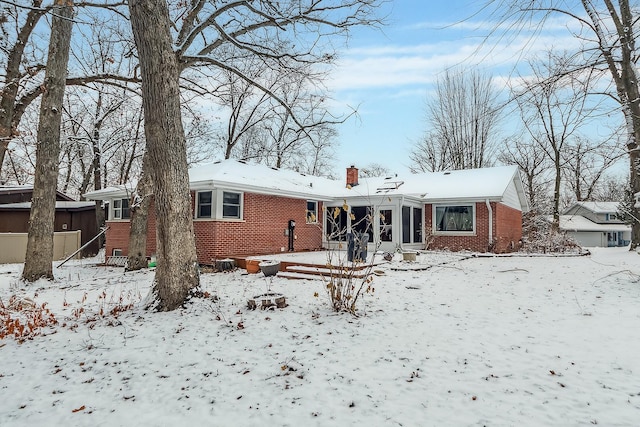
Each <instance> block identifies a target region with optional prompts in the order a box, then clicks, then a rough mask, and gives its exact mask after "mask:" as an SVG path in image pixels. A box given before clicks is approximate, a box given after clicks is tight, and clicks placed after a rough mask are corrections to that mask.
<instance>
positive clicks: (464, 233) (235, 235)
mask: <svg viewBox="0 0 640 427" xmlns="http://www.w3.org/2000/svg"><path fill="white" fill-rule="evenodd" d="M189 178H190V189H191V201H192V206H193V218H194V231H195V237H196V248H197V254H198V259H199V260H200V262H202V263H204V264H207V263H211V262H212V261H213V260H215V259H220V258H223V257H228V256H235V255H255V254H270V253H277V252H285V251H307V250H317V249H323V248H334V247H345V246H346V245H344V243H345V241H346V239H347V235H348V233H350V232H362V233H367V234H368V241H369V249H370V250H374V249H380V250H385V251H394V250H397V249H401V250H407V249H414V250H415V249H424V248H425V247H426V246H427V245H428V246H429V248H448V249H451V250H466V249H468V250H472V251H480V252H486V251H493V252H507V251H511V250H514V249H515V248H517V246H518V244H519V242H520V239H521V237H522V211H525V210H527V209H528V206H527V202H526V198H525V195H524V190H523V186H522V181H521V179H520V174H519V170H518V168H517V167H516V166H503V167H495V168H486V169H474V170H458V171H447V172H434V173H423V174H415V175H408V176H406V177H402V178H400V177H397V176H393V177H386V178H385V177H380V178H363V179H359V177H358V169H357V168H355V167H350V168H348V169H347V173H346V182H345V181H338V180H332V179H328V178H324V177H317V176H311V175H305V174H300V173H297V172H294V171H290V170H284V169H276V168H270V167H268V166H264V165H256V164H249V163H245V162H242V161H237V160H224V161H220V162H215V163H211V164H206V165H201V166H196V167H194V168H192V169H191V170H190V171H189ZM131 193H132V187H131V186H120V187H110V188H106V189H103V190H98V191H94V192H90V193H87V194H85V197H87V198H88V199H94V200H105V201H106V202H108V204H109V208H108V217H107V218H108V219H107V225H108V226H109V230H108V231H107V236H106V241H107V243H106V254H107V256H111V255H127V246H128V233H129V218H130V213H129V199H130V197H131ZM149 227H150V228H149V230H155V213H154V212H153V211H152V212H150V215H149ZM155 245H156V240H155V233H154V232H153V231H151V232H150V233H148V236H147V251H148V254H147V255H151V254H153V253H154V252H155V247H156V246H155Z"/></svg>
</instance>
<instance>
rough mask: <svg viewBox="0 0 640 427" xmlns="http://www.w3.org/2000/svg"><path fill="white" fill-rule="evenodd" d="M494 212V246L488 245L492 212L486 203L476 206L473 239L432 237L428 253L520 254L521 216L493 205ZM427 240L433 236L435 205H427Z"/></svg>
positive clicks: (514, 210) (471, 237) (513, 210)
mask: <svg viewBox="0 0 640 427" xmlns="http://www.w3.org/2000/svg"><path fill="white" fill-rule="evenodd" d="M490 204H491V209H492V211H493V215H492V216H493V242H494V243H493V245H492V247H490V245H489V210H488V209H487V205H486V204H485V203H484V202H478V203H476V204H475V209H476V233H475V235H474V236H433V239H434V240H433V243H431V244H430V245H429V249H447V250H451V251H462V250H469V251H474V252H496V253H502V252H511V251H513V250H517V249H518V247H519V241H520V239H521V238H522V213H521V212H520V211H518V210H516V209H513V208H510V207H508V206H505V205H503V204H501V203H496V202H491V203H490ZM424 212H425V229H426V230H427V236H430V235H431V233H432V232H433V231H432V230H433V228H432V223H431V219H432V205H430V204H428V205H425V209H424Z"/></svg>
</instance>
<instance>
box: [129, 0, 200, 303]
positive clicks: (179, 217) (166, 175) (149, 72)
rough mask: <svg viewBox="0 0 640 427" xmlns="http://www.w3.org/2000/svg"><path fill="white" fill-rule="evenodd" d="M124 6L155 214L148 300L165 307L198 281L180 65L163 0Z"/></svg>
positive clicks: (136, 0) (178, 300) (144, 0)
mask: <svg viewBox="0 0 640 427" xmlns="http://www.w3.org/2000/svg"><path fill="white" fill-rule="evenodd" d="M129 10H130V12H131V27H132V29H133V35H134V39H135V42H136V47H137V49H138V55H139V60H140V73H141V76H142V102H143V108H144V118H145V135H146V141H147V152H148V155H149V160H150V165H151V168H149V169H150V170H151V171H152V172H151V175H152V176H151V178H152V181H153V188H154V198H155V210H156V217H157V236H158V238H157V250H158V260H159V262H158V267H157V269H156V274H155V278H154V284H153V291H152V292H153V296H154V299H153V300H152V301H150V305H151V306H152V307H153V308H155V309H157V310H160V311H169V310H174V309H176V308H177V307H180V306H181V305H182V304H183V303H184V301H185V300H186V298H187V297H188V296H189V293H190V292H191V291H192V290H193V289H194V288H196V287H197V286H199V284H200V275H199V272H198V260H197V257H196V246H195V236H194V232H193V221H192V218H191V203H190V195H189V175H188V173H187V168H188V166H187V147H186V139H185V133H184V130H183V128H182V120H181V112H180V86H179V77H180V71H179V64H178V57H177V56H176V55H175V52H174V51H173V40H172V38H171V33H170V32H169V29H170V28H171V21H170V19H169V10H168V8H167V3H166V0H131V1H130V2H129Z"/></svg>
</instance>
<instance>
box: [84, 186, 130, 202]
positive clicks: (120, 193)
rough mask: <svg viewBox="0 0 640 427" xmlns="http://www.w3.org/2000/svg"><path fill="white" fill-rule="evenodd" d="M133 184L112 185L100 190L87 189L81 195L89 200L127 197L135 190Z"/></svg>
mask: <svg viewBox="0 0 640 427" xmlns="http://www.w3.org/2000/svg"><path fill="white" fill-rule="evenodd" d="M135 188H136V187H135V185H134V184H124V185H114V186H112V187H106V188H102V189H100V190H95V191H89V192H87V193H84V194H83V196H84V197H85V198H87V199H89V200H107V199H112V198H115V197H129V196H130V195H131V193H132V192H133V191H134V190H135Z"/></svg>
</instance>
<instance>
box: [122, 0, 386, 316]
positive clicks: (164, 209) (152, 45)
mask: <svg viewBox="0 0 640 427" xmlns="http://www.w3.org/2000/svg"><path fill="white" fill-rule="evenodd" d="M378 4H379V0H318V1H314V2H306V1H300V0H292V1H290V2H271V1H258V2H250V3H249V2H244V1H242V2H236V1H222V2H210V1H205V0H194V1H192V2H185V3H178V4H172V9H171V16H174V17H175V18H176V25H175V26H173V25H172V23H171V21H170V15H169V9H168V7H167V2H166V0H132V1H130V2H129V10H130V13H131V24H132V28H133V33H134V39H135V42H136V46H137V48H138V55H139V60H140V69H141V75H142V82H143V84H142V95H143V105H144V114H145V134H146V139H147V150H148V152H149V156H150V164H151V168H152V171H153V172H152V179H153V186H154V197H155V208H156V214H157V219H158V223H157V227H158V229H157V236H158V239H157V240H158V241H157V243H158V269H157V270H156V276H155V280H154V297H155V301H154V302H153V304H154V305H155V306H156V308H158V309H160V310H172V309H175V308H177V307H179V306H180V305H181V304H182V303H183V302H184V300H185V298H186V297H187V296H188V294H189V291H190V290H191V289H193V288H194V287H196V286H198V284H199V276H198V270H197V260H196V257H195V240H194V237H193V222H192V218H191V203H190V195H189V182H188V175H187V161H186V144H185V136H184V131H183V130H182V127H181V120H180V93H179V86H178V80H179V77H180V73H181V72H182V71H184V70H186V69H188V68H190V69H191V70H192V71H194V70H196V69H200V70H206V69H209V68H212V67H213V68H214V69H216V70H220V69H222V70H227V71H230V72H232V73H234V74H236V75H237V76H239V77H241V78H243V79H245V80H246V81H249V82H251V84H252V85H254V86H255V87H257V88H258V89H260V90H262V91H264V92H266V93H268V94H269V96H270V97H271V98H272V99H273V100H275V101H276V102H277V103H278V104H279V105H280V106H281V107H282V108H284V109H285V110H286V111H288V113H289V114H290V115H291V122H292V123H293V125H295V126H297V127H298V128H301V129H304V124H303V122H302V121H301V120H300V119H299V118H298V117H297V115H296V114H295V112H294V111H293V110H292V109H291V108H290V107H289V105H288V104H287V102H286V100H285V99H283V98H282V97H280V96H278V94H276V93H274V92H272V91H270V90H269V89H268V88H266V87H265V86H264V85H262V84H261V83H260V82H259V81H257V80H255V79H251V78H250V77H249V76H247V75H246V74H245V73H243V71H242V70H243V68H242V67H241V64H243V63H245V62H246V59H247V57H254V58H257V59H258V60H259V62H260V64H261V67H262V68H263V69H264V70H274V71H275V72H277V73H278V74H282V72H283V70H296V69H297V65H299V64H330V63H332V62H333V60H334V57H335V52H334V51H333V50H332V49H333V48H332V47H331V45H330V44H326V43H323V40H324V39H325V38H326V37H328V36H332V35H340V34H345V32H346V31H348V29H349V27H351V26H353V25H362V24H373V23H375V22H377V21H375V20H373V19H372V18H371V16H372V14H373V12H374V11H375V8H376V7H377V6H378ZM172 28H177V29H178V31H177V36H176V39H175V41H174V40H172V38H171V34H170V29H172ZM286 30H291V32H290V33H287V32H286ZM288 34H291V35H290V36H289V35H288ZM294 37H295V39H294ZM173 46H176V49H175V50H173ZM302 77H303V78H308V77H309V76H306V77H305V76H302ZM192 84H195V82H192Z"/></svg>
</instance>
